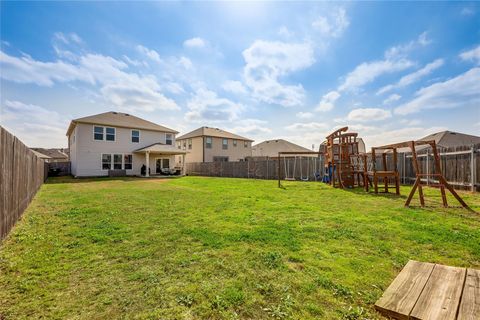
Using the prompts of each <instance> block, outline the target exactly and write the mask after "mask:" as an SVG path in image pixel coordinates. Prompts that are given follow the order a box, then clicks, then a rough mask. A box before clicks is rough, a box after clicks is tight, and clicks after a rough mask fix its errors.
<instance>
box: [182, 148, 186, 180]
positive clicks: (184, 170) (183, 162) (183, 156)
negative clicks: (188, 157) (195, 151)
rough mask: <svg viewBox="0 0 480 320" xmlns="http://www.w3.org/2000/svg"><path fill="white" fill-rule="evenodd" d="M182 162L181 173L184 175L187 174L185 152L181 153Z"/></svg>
mask: <svg viewBox="0 0 480 320" xmlns="http://www.w3.org/2000/svg"><path fill="white" fill-rule="evenodd" d="M182 164H183V172H182V175H186V174H187V164H186V163H185V153H184V154H182Z"/></svg>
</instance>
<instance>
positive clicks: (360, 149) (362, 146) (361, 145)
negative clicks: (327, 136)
mask: <svg viewBox="0 0 480 320" xmlns="http://www.w3.org/2000/svg"><path fill="white" fill-rule="evenodd" d="M357 142H358V153H366V152H367V151H366V147H365V141H363V139H362V138H357ZM326 144H327V141H324V142H322V144H321V145H320V151H321V152H325V146H326Z"/></svg>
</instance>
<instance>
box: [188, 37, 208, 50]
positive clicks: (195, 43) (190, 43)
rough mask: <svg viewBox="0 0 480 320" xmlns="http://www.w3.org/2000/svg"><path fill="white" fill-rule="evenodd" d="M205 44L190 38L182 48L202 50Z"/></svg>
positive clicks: (197, 39) (200, 39)
mask: <svg viewBox="0 0 480 320" xmlns="http://www.w3.org/2000/svg"><path fill="white" fill-rule="evenodd" d="M206 45H207V42H206V41H205V40H204V39H202V38H199V37H195V38H191V39H188V40H185V41H184V42H183V46H184V47H186V48H204V47H206Z"/></svg>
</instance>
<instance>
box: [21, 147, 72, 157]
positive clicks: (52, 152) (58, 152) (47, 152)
mask: <svg viewBox="0 0 480 320" xmlns="http://www.w3.org/2000/svg"><path fill="white" fill-rule="evenodd" d="M30 149H32V150H33V151H34V152H36V153H40V154H42V155H44V156H46V157H47V158H46V159H65V160H68V154H66V153H65V152H63V151H62V149H55V148H52V149H45V148H30Z"/></svg>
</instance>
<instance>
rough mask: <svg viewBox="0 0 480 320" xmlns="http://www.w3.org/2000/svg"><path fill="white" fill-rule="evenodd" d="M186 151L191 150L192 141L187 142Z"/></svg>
mask: <svg viewBox="0 0 480 320" xmlns="http://www.w3.org/2000/svg"><path fill="white" fill-rule="evenodd" d="M187 145H188V150H192V145H193V141H192V139H188V140H187Z"/></svg>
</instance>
